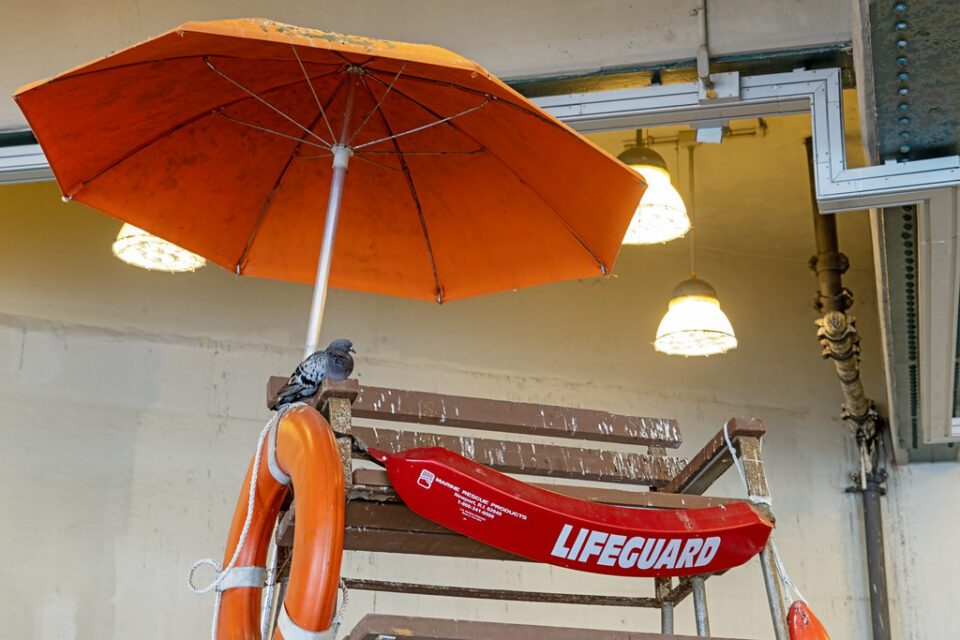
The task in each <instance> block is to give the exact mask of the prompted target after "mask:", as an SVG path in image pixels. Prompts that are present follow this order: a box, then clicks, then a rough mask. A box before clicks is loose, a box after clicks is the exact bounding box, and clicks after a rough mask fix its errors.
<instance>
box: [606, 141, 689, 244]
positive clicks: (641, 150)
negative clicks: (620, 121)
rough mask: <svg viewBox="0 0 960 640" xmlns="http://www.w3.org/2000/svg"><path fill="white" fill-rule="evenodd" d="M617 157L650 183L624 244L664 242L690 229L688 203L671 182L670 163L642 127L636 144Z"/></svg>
mask: <svg viewBox="0 0 960 640" xmlns="http://www.w3.org/2000/svg"><path fill="white" fill-rule="evenodd" d="M617 158H618V159H619V160H620V161H621V162H623V163H624V164H626V165H628V166H629V167H630V168H631V169H633V170H634V171H636V172H637V173H639V174H640V175H641V176H643V179H644V180H645V181H646V183H647V190H646V191H645V192H644V193H643V198H641V200H640V204H639V205H638V206H637V210H636V212H634V214H633V219H632V220H631V221H630V226H629V227H628V228H627V233H626V235H625V236H624V238H623V244H658V243H664V242H669V241H670V240H674V239H676V238H680V237H682V236H683V235H684V234H685V233H687V231H688V230H689V229H690V219H689V218H688V217H687V207H686V205H684V203H683V198H681V197H680V194H679V193H678V192H677V190H676V189H675V188H674V186H673V184H671V182H670V173H669V172H668V171H667V163H666V162H664V160H663V157H662V156H661V155H660V154H659V153H657V152H656V151H654V150H653V149H651V148H650V147H648V146H646V144H645V143H644V140H643V131H642V130H640V129H638V130H637V141H636V144H635V145H633V146H631V147H627V149H626V150H624V152H623V153H621V154H620V155H619V156H617Z"/></svg>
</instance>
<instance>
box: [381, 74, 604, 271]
mask: <svg viewBox="0 0 960 640" xmlns="http://www.w3.org/2000/svg"><path fill="white" fill-rule="evenodd" d="M370 77H372V78H373V79H374V80H376V81H378V82H380V83H381V84H383V80H381V79H379V78H377V77H376V76H370ZM394 91H395V92H396V93H397V95H400V96H403V97H404V98H406V99H407V100H409V101H410V102H412V103H414V104H415V105H417V106H418V107H420V108H421V109H423V110H424V111H426V112H427V113H429V114H430V115H432V116H433V117H435V118H440V117H442V116H441V115H440V114H439V113H437V112H436V111H434V110H433V109H431V108H430V107H428V106H427V105H425V104H423V103H422V102H420V101H419V100H417V99H416V98H413V97H411V96H409V95H407V94H406V93H404V92H403V91H402V90H400V89H394ZM447 124H448V126H450V127H452V128H453V129H454V130H455V131H457V132H458V133H460V134H461V135H463V136H466V137H467V138H469V139H470V140H473V142H474V143H476V144H478V145H480V146H481V147H482V148H484V149H486V150H487V152H488V153H489V154H490V156H491V157H492V158H494V159H495V160H496V161H497V162H499V163H500V164H501V165H503V167H504V168H505V169H506V170H507V171H509V172H510V173H512V174H513V176H514V177H515V178H516V179H517V180H518V181H519V182H520V184H522V185H523V186H525V187H526V188H527V189H528V190H529V191H530V192H531V193H532V194H534V195H535V196H536V197H537V198H538V199H539V200H540V201H541V202H543V203H544V204H545V205H547V208H549V209H550V211H552V212H553V214H554V215H555V216H557V219H558V220H559V221H560V224H561V225H562V226H563V228H564V229H566V230H567V232H568V233H569V234H570V235H572V236H573V237H574V238H575V239H576V241H577V242H578V243H580V246H581V247H583V249H584V250H585V251H586V252H587V253H588V254H590V257H591V258H593V260H594V262H596V263H597V266H599V267H600V271H601V272H602V273H603V275H607V271H608V269H607V265H606V264H604V263H603V260H601V259H600V258H599V257H598V256H597V254H596V253H594V251H593V249H591V248H590V246H589V245H588V244H587V243H586V241H584V239H583V238H581V237H580V234H578V233H577V232H576V231H575V230H574V229H573V227H571V226H570V224H569V223H568V222H567V221H566V220H565V219H564V217H563V216H562V215H560V212H559V211H557V209H556V207H554V206H553V205H552V204H550V203H549V202H547V199H546V198H544V197H543V195H541V194H540V192H539V191H537V190H536V189H534V188H533V187H531V186H530V185H529V184H528V183H527V181H526V180H524V179H523V177H522V176H520V174H518V173H517V172H516V170H514V168H513V167H511V166H510V164H509V163H508V162H505V161H504V160H503V158H501V157H500V156H499V155H497V154H496V153H495V152H494V151H493V149H491V148H490V147H488V146H487V145H485V144H483V143H482V142H480V141H479V140H478V139H477V138H475V137H474V136H472V135H470V133H469V132H467V131H465V130H464V129H463V128H462V127H460V126H459V125H458V124H457V123H456V122H449V121H448V122H447Z"/></svg>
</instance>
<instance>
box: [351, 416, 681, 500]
mask: <svg viewBox="0 0 960 640" xmlns="http://www.w3.org/2000/svg"><path fill="white" fill-rule="evenodd" d="M353 435H355V436H356V437H357V438H359V439H360V440H361V441H362V442H363V443H365V444H366V445H367V446H369V447H375V448H377V449H381V450H383V451H387V452H398V451H404V450H406V449H417V448H420V447H444V448H446V449H449V450H450V451H453V452H454V453H458V454H460V455H462V456H465V457H467V458H470V459H472V460H475V461H477V462H479V463H481V464H485V465H487V466H489V467H492V468H494V469H496V470H497V471H502V472H503V473H522V474H529V475H537V476H549V477H556V478H576V479H579V480H598V481H610V482H622V483H627V484H640V485H649V486H663V485H665V484H667V483H668V482H670V480H671V479H673V477H674V476H676V474H677V473H678V472H679V471H680V470H681V469H682V468H683V467H684V465H685V464H686V462H687V461H686V460H685V459H683V458H673V457H659V456H649V455H646V454H642V453H627V452H623V451H605V450H601V449H582V448H578V447H565V446H558V445H545V444H537V443H530V442H511V441H504V440H492V439H487V438H475V437H473V436H454V435H446V434H434V433H422V432H418V431H397V430H394V429H382V428H373V427H362V426H359V425H355V426H354V427H353Z"/></svg>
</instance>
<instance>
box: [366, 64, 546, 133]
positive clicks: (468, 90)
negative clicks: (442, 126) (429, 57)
mask: <svg viewBox="0 0 960 640" xmlns="http://www.w3.org/2000/svg"><path fill="white" fill-rule="evenodd" d="M367 73H368V74H374V73H382V74H384V75H390V74H391V72H390V71H385V70H383V69H376V68H374V67H368V68H367ZM373 77H374V78H376V76H373ZM400 77H401V78H404V79H405V80H412V81H414V82H425V83H427V84H434V85H439V86H442V87H450V88H451V89H459V90H460V91H464V92H466V93H472V94H474V95H479V96H483V97H485V98H489V99H490V100H495V101H496V102H498V103H501V104H505V105H508V106H510V107H513V108H514V109H516V110H517V111H520V112H522V113H525V114H527V115H530V116H533V117H535V118H537V119H538V120H542V121H544V122H546V123H548V124H550V125H553V126H555V127H556V126H559V127H561V128H565V126H564V125H562V124H560V123H558V122H557V121H556V120H554V119H553V118H551V117H549V116H547V115H545V114H543V113H540V112H539V111H537V110H536V109H531V108H529V107H527V106H524V105H522V104H516V103H515V102H512V101H510V100H507V99H505V98H501V97H500V96H495V95H493V94H490V93H487V92H486V91H481V90H480V89H474V88H473V87H467V86H464V85H462V84H457V83H456V82H450V81H449V80H437V79H436V78H425V77H423V76H417V75H411V74H409V73H405V74H403V75H401V76H400ZM377 79H378V80H380V79H379V78H377ZM380 81H381V82H383V81H382V80H380Z"/></svg>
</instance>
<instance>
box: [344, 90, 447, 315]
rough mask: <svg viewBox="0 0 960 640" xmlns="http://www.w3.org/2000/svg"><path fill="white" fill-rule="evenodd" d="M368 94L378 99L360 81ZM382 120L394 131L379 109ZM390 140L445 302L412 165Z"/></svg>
mask: <svg viewBox="0 0 960 640" xmlns="http://www.w3.org/2000/svg"><path fill="white" fill-rule="evenodd" d="M360 84H361V85H362V86H363V88H364V90H366V92H367V94H369V96H370V99H371V100H374V101H375V100H376V98H375V97H374V95H373V91H371V90H370V87H369V86H368V85H367V83H366V82H365V81H364V82H361V83H360ZM378 113H379V116H380V122H381V123H382V124H383V128H384V130H385V131H386V132H387V133H391V134H392V133H393V130H392V128H391V127H390V123H389V122H387V115H386V114H385V113H384V112H383V111H379V112H378ZM389 140H390V142H392V143H393V148H394V149H395V150H396V152H397V158H398V159H399V161H400V168H401V170H402V171H403V176H404V178H406V180H407V187H409V189H410V196H411V197H412V198H413V204H414V205H415V206H416V207H417V216H418V217H419V218H420V229H421V230H422V231H423V239H424V241H425V242H426V244H427V255H428V256H429V258H430V268H431V270H432V271H433V284H434V286H435V287H436V293H437V302H438V303H440V304H442V303H443V286H442V285H441V284H440V275H439V274H438V273H437V261H436V258H435V257H434V255H433V243H431V242H430V232H429V231H427V220H426V218H424V216H423V206H422V205H421V204H420V196H419V195H417V186H416V184H415V183H414V181H413V175H412V174H411V173H410V167H409V166H408V165H407V160H406V158H404V157H403V151H402V150H401V149H400V143H399V142H397V139H396V137H391V138H389Z"/></svg>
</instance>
